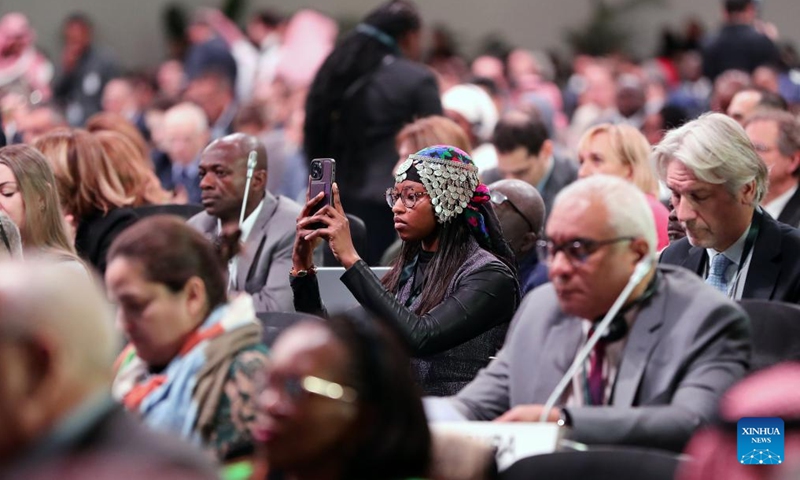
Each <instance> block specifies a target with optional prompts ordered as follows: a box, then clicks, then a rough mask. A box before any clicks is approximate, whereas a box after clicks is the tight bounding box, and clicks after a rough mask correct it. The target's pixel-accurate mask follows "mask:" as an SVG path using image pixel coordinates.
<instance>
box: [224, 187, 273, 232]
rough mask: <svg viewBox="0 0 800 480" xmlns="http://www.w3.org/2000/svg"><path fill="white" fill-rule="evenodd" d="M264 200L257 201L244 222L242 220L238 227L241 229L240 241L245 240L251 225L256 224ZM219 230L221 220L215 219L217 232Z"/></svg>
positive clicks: (251, 228)
mask: <svg viewBox="0 0 800 480" xmlns="http://www.w3.org/2000/svg"><path fill="white" fill-rule="evenodd" d="M264 200H266V197H264ZM264 200H261V201H260V202H258V205H257V206H256V208H255V209H253V211H252V212H250V215H248V216H247V218H245V219H244V222H242V225H241V226H240V227H239V230H241V231H242V236H241V238H240V240H241V241H242V242H246V241H247V237H249V236H250V231H251V230H253V227H254V226H255V224H256V219H257V218H258V216H259V215H260V214H261V209H262V207H263V206H264ZM220 232H222V221H221V220H220V219H217V233H220Z"/></svg>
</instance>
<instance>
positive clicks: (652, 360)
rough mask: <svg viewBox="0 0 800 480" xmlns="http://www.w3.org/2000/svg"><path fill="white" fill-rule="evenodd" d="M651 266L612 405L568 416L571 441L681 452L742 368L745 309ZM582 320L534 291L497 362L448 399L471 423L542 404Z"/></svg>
mask: <svg viewBox="0 0 800 480" xmlns="http://www.w3.org/2000/svg"><path fill="white" fill-rule="evenodd" d="M657 268H658V272H659V273H658V287H657V291H656V293H655V294H654V296H653V297H652V298H651V299H650V301H649V302H647V303H646V304H645V305H644V306H642V308H641V310H640V312H639V314H638V315H637V318H636V321H635V322H634V324H633V326H632V327H631V330H630V332H629V334H628V340H627V343H626V345H625V350H624V353H623V358H622V361H621V363H620V365H619V370H618V374H617V380H616V385H615V387H614V390H613V394H612V398H611V401H610V405H608V406H602V407H592V406H587V407H576V408H568V409H567V412H568V414H569V416H570V418H571V420H572V425H573V428H572V432H571V436H572V437H573V438H574V439H575V440H577V441H580V442H584V443H589V444H632V445H644V446H648V445H649V446H656V445H657V446H659V447H662V448H664V447H667V448H673V449H675V450H680V449H681V448H682V447H683V446H684V444H685V442H686V441H688V440H689V437H690V436H691V434H692V432H693V431H694V430H695V429H696V428H697V427H698V426H700V425H701V424H703V423H705V422H708V421H710V420H712V418H713V416H714V414H715V411H716V405H717V400H718V398H719V396H720V395H721V394H722V393H723V392H724V391H725V390H726V389H727V388H728V387H729V386H731V385H732V384H733V383H734V382H736V381H737V380H739V379H740V378H742V377H743V376H744V375H745V372H746V371H747V369H748V364H749V359H750V329H749V323H748V319H747V317H746V315H745V313H744V311H743V310H741V309H740V308H739V306H738V305H736V304H735V303H733V302H731V301H730V300H728V299H727V298H725V297H724V296H723V295H722V294H720V293H718V292H716V291H715V290H714V289H713V288H711V287H709V286H707V285H705V284H704V283H703V282H702V280H700V279H699V278H698V277H697V276H696V275H695V274H693V273H691V272H689V271H687V270H684V269H682V268H678V267H672V266H663V265H659V266H658V267H657ZM581 322H582V320H580V319H578V318H576V317H570V316H567V315H565V314H563V313H562V312H561V309H560V308H559V306H558V301H557V297H556V294H555V290H554V288H553V286H552V284H547V285H544V286H542V287H539V288H537V289H535V290H533V291H532V292H531V293H530V294H529V295H528V296H526V297H525V299H524V301H523V302H522V305H521V306H520V308H519V310H518V311H517V314H516V315H515V317H514V320H512V324H511V328H510V329H509V331H508V336H507V337H506V343H505V345H504V346H503V348H502V350H500V352H499V353H498V355H497V358H496V359H495V360H494V361H492V363H490V364H489V366H488V367H487V368H485V369H484V370H482V371H481V372H480V373H479V374H478V376H477V377H476V378H475V380H473V381H472V382H471V383H470V384H469V385H467V386H466V387H465V388H464V389H463V390H462V391H461V392H460V393H459V394H458V395H457V396H455V397H450V399H446V400H445V401H450V402H452V404H453V406H455V408H456V409H457V410H458V411H459V412H460V413H461V414H463V415H465V416H466V417H468V418H469V419H472V420H491V419H494V418H495V417H497V416H499V415H501V414H502V413H504V412H506V411H507V410H509V409H510V408H512V407H514V406H517V405H524V404H544V403H545V402H546V400H547V397H548V396H549V395H550V394H551V392H552V391H553V390H554V389H555V387H556V384H557V383H558V381H559V380H560V379H561V377H562V376H563V375H564V373H565V372H566V371H567V369H568V368H569V366H570V364H571V363H572V361H573V360H574V358H575V355H576V353H577V351H578V348H579V347H580V346H581V342H582V340H583V332H582V328H581ZM443 400H444V399H443ZM433 402H436V400H433Z"/></svg>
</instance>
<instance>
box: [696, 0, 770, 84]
mask: <svg viewBox="0 0 800 480" xmlns="http://www.w3.org/2000/svg"><path fill="white" fill-rule="evenodd" d="M756 3H757V2H756V0H724V1H723V5H724V9H725V24H724V25H723V26H722V28H721V29H720V31H719V33H718V34H717V35H716V36H714V37H713V38H712V39H711V40H710V41H708V42H707V43H706V44H705V45H704V46H703V74H704V75H705V76H706V77H708V78H709V79H711V81H714V80H715V79H716V78H717V76H719V75H720V74H721V73H722V72H724V71H726V70H743V71H745V72H747V73H752V72H753V70H755V69H756V67H758V66H760V65H777V64H778V63H780V53H779V52H778V47H776V46H775V44H774V43H773V42H772V40H770V39H769V37H767V36H766V35H764V34H762V33H760V32H759V31H757V30H756V29H755V27H754V23H755V22H756V19H757V18H758V11H757V10H756Z"/></svg>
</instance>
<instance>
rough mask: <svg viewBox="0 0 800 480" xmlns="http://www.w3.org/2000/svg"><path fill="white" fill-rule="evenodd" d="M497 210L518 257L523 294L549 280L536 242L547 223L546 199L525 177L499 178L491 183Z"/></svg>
mask: <svg viewBox="0 0 800 480" xmlns="http://www.w3.org/2000/svg"><path fill="white" fill-rule="evenodd" d="M489 191H490V192H491V198H492V203H493V204H494V211H495V212H496V213H497V218H498V219H499V220H500V225H501V226H502V228H503V235H504V236H505V237H506V240H508V243H509V245H510V246H511V248H512V249H513V250H514V255H515V256H516V257H517V275H518V277H519V284H520V288H521V289H522V294H523V295H524V294H526V293H528V292H529V291H531V290H533V289H534V288H536V287H538V286H539V285H542V284H544V283H547V282H548V281H549V280H548V279H547V266H546V265H545V264H544V263H543V262H539V259H538V257H537V256H536V242H537V241H538V240H539V236H540V235H541V232H542V227H543V226H544V218H545V207H544V200H542V196H541V195H539V192H538V191H536V189H535V188H534V187H533V186H532V185H531V184H529V183H528V182H524V181H522V180H516V179H508V180H499V181H497V182H494V183H493V184H491V185H489Z"/></svg>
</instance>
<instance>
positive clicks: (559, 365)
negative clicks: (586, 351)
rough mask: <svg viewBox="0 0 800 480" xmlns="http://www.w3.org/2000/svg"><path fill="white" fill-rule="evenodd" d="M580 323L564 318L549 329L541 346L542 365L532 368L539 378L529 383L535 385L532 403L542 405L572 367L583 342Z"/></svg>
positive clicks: (576, 319)
mask: <svg viewBox="0 0 800 480" xmlns="http://www.w3.org/2000/svg"><path fill="white" fill-rule="evenodd" d="M581 322H582V320H580V319H578V318H574V317H566V318H564V319H562V320H561V321H560V322H559V323H558V324H557V325H555V326H554V327H553V328H552V329H550V333H548V335H547V340H546V341H545V343H544V345H543V348H544V354H543V355H542V357H541V358H542V360H543V361H542V364H541V365H539V366H535V367H534V371H535V372H536V375H537V376H538V377H539V378H538V379H535V380H534V381H533V382H531V384H532V385H536V388H535V390H534V391H533V392H532V395H531V401H532V402H534V403H536V402H538V403H544V402H545V400H546V399H547V397H549V396H550V394H551V393H552V392H553V389H555V388H556V385H558V381H559V380H561V377H563V376H564V373H566V371H567V370H568V369H569V367H570V365H572V362H573V361H574V360H575V355H576V354H577V353H578V348H580V345H581V341H582V340H583V330H582V329H581Z"/></svg>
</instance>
